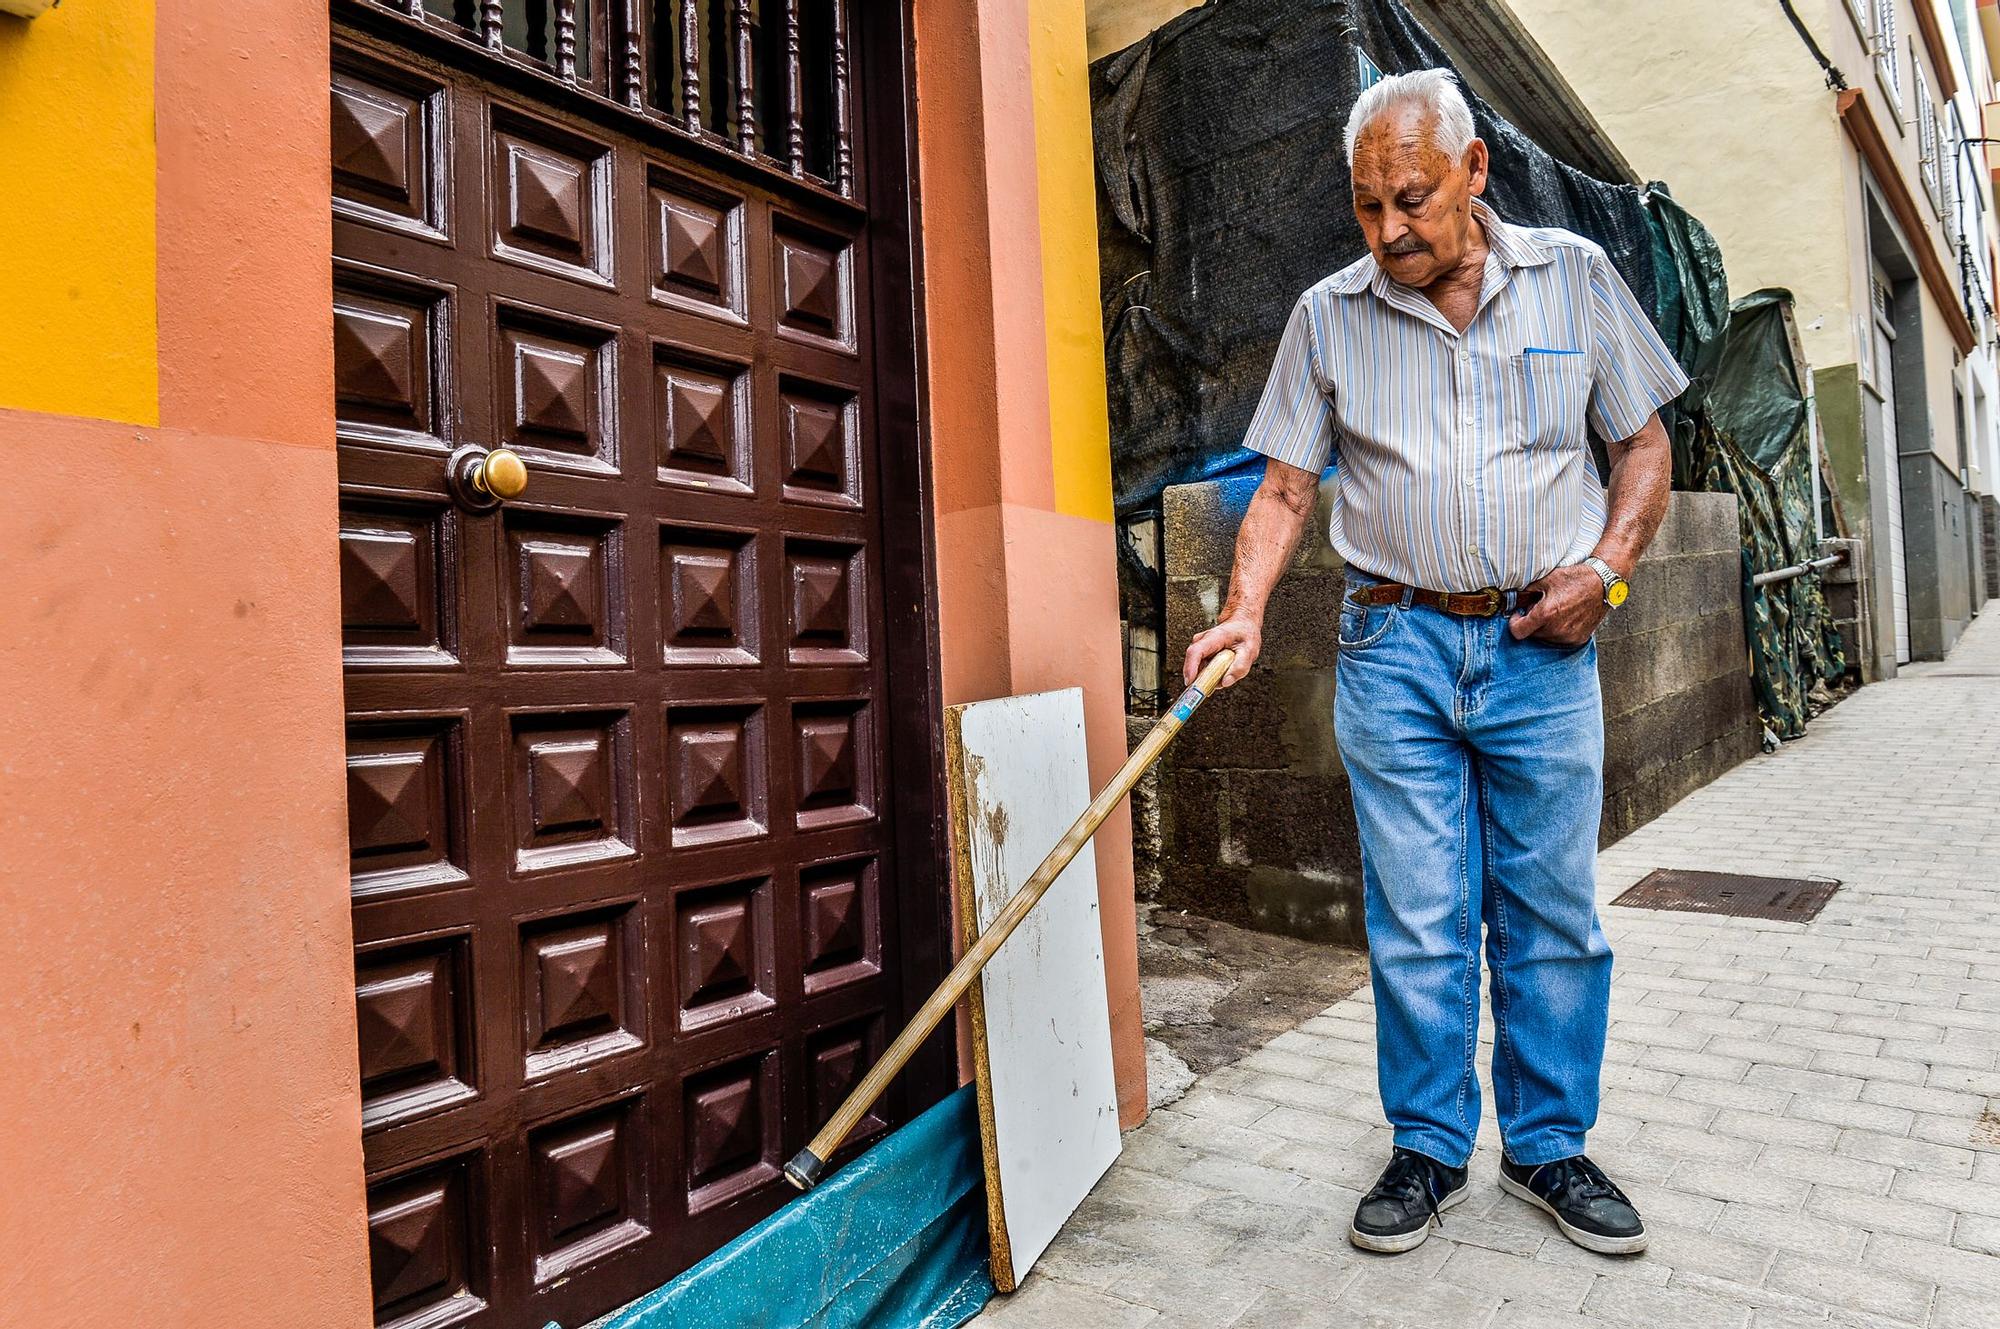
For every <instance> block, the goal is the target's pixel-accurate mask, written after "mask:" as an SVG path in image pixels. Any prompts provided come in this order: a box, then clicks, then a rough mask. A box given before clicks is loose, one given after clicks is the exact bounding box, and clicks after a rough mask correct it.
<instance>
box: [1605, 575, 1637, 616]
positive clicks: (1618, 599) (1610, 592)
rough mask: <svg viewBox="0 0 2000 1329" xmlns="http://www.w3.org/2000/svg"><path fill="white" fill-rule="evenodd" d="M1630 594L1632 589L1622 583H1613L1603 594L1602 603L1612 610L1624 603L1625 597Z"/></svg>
mask: <svg viewBox="0 0 2000 1329" xmlns="http://www.w3.org/2000/svg"><path fill="white" fill-rule="evenodd" d="M1630 594H1632V587H1631V586H1630V585H1629V584H1627V583H1626V582H1623V581H1614V582H1612V583H1611V585H1610V587H1609V588H1608V589H1606V591H1605V592H1604V601H1605V603H1606V604H1608V605H1610V606H1611V607H1612V608H1613V609H1616V608H1617V607H1618V606H1619V605H1622V604H1624V603H1625V597H1626V596H1628V595H1630Z"/></svg>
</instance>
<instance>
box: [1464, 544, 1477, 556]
mask: <svg viewBox="0 0 2000 1329" xmlns="http://www.w3.org/2000/svg"><path fill="white" fill-rule="evenodd" d="M1465 552H1466V553H1468V554H1477V553H1478V552H1479V546H1478V545H1467V546H1466V547H1465Z"/></svg>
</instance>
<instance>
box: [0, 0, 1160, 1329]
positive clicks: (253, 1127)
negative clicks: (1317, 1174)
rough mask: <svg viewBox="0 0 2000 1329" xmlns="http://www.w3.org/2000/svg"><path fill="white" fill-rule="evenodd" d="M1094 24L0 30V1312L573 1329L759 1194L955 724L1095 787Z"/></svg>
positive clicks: (925, 839)
mask: <svg viewBox="0 0 2000 1329" xmlns="http://www.w3.org/2000/svg"><path fill="white" fill-rule="evenodd" d="M1084 34H1085V27H1084V14H1083V7H1082V5H1081V3H1080V0H1035V2H1034V3H1032V4H1022V3H1013V2H1010V3H1000V2H999V0H914V2H913V3H911V4H908V5H893V4H884V5H876V4H860V3H855V2H854V0H846V2H845V3H843V2H842V0H794V3H789V4H777V3H772V2H771V0H763V2H762V3H753V2H752V0H738V2H731V3H724V2H721V0H699V2H696V0H689V3H687V4H684V5H660V6H638V5H626V4H616V5H614V4H604V3H590V2H588V0H576V3H561V2H560V0H559V2H558V3H556V4H554V5H530V4H527V3H525V0H485V2H484V3H481V4H478V5H473V4H470V3H465V2H462V0H421V2H418V0H412V2H411V3H403V0H395V2H393V3H377V0H336V3H334V4H333V6H332V8H331V11H329V9H328V7H327V6H326V4H324V3H322V2H321V0H250V3H248V4H247V5H245V4H234V5H223V4H220V3H215V2H214V0H189V2H188V3H184V4H180V5H177V6H161V7H159V8H158V9H157V10H156V9H155V7H154V6H153V5H152V4H151V3H150V2H149V0H102V3H98V2H96V0H93V2H92V3H87V4H83V3H79V4H71V5H65V6H62V7H61V8H58V9H54V10H51V11H49V12H46V13H44V14H42V15H40V16H39V17H36V18H33V19H32V20H29V19H24V18H18V17H14V16H12V15H11V14H6V13H0V178H4V179H5V180H6V182H7V186H8V201H7V204H6V206H5V207H0V239H4V243H3V244H0V308H4V309H5V310H6V311H7V313H6V317H5V318H4V319H0V439H4V441H5V445H6V450H7V453H8V455H9V457H10V459H11V460H12V463H13V474H12V476H11V483H10V484H9V485H8V486H7V487H6V490H5V497H4V499H0V541H4V549H5V552H6V556H7V564H8V567H9V569H10V574H11V575H10V578H9V595H10V600H11V602H12V604H13V605H14V606H15V609H16V620H17V624H18V627H17V630H16V631H15V632H13V633H11V634H9V637H8V640H7V641H6V643H5V644H4V646H0V678H4V681H5V687H4V689H0V691H4V695H5V697H6V700H5V702H4V703H0V732H4V733H5V734H6V735H7V739H8V742H7V745H6V747H7V751H6V756H5V758H4V761H0V772H4V781H5V791H6V792H5V798H4V800H3V801H4V806H5V808H6V811H5V814H4V820H0V876H4V880H5V883H6V894H7V898H8V900H9V902H10V906H11V907H10V913H11V922H12V926H11V927H10V928H9V929H8V932H7V937H6V940H5V942H4V943H0V975H4V978H5V984H6V990H7V991H8V993H9V994H10V999H9V1013H10V1024H11V1026H12V1028H13V1030H14V1032H15V1036H14V1037H13V1038H10V1039H9V1040H8V1046H7V1051H6V1053H5V1054H4V1063H0V1064H3V1065H4V1072H5V1073H4V1077H0V1079H4V1088H0V1117H4V1118H5V1120H6V1121H7V1122H8V1139H9V1141H10V1143H11V1144H12V1146H13V1148H12V1149H11V1150H10V1152H9V1155H8V1157H9V1161H10V1168H9V1174H10V1179H11V1181H12V1184H13V1187H14V1193H15V1194H16V1196H17V1197H29V1196H32V1197H34V1198H33V1200H32V1202H22V1203H16V1204H12V1205H10V1206H8V1207H7V1210H6V1214H7V1218H6V1222H7V1225H8V1228H9V1230H8V1232H7V1234H6V1235H7V1238H8V1243H9V1246H10V1248H11V1249H12V1250H14V1251H15V1252H16V1254H17V1259H18V1265H17V1269H16V1274H15V1277H14V1278H13V1279H12V1281H11V1284H10V1292H9V1312H10V1315H11V1316H13V1317H16V1318H18V1319H19V1321H20V1322H22V1323H31V1324H35V1325H38V1326H49V1327H53V1326H65V1325H87V1324H145V1325H148V1326H156V1327H158V1329H176V1327H178V1326H193V1325H197V1324H199V1325H203V1326H235V1325H241V1326H251V1325H256V1326H264V1325H270V1324H273V1323H284V1324H287V1325H297V1326H339V1327H340V1329H360V1327H361V1326H366V1325H370V1324H378V1325H417V1324H421V1325H426V1326H435V1325H444V1324H466V1325H491V1326H509V1327H510V1329H511V1327H513V1326H524V1325H526V1326H533V1327H535V1329H538V1327H539V1326H541V1325H542V1324H544V1323H546V1322H547V1321H549V1320H551V1319H558V1320H560V1321H561V1322H562V1323H564V1324H569V1325H576V1324H580V1323H583V1322H584V1321H586V1320H588V1319H589V1318H591V1317H593V1316H594V1315H596V1314H598V1313H600V1312H603V1311H606V1310H609V1309H612V1308H614V1307H616V1306H618V1305H620V1304H622V1303H623V1302H624V1301H626V1300H629V1299H630V1298H631V1297H633V1296H635V1295H637V1294H638V1293H640V1292H643V1291H645V1290H648V1289H650V1288H652V1287H654V1286H656V1285H658V1284H659V1283H661V1282H663V1281H665V1280H666V1279H667V1278H668V1277H670V1276H671V1275H672V1274H674V1273H676V1272H677V1271H678V1270H680V1269H681V1268H684V1267H686V1265H687V1264H688V1263H690V1262H691V1261H692V1260H694V1259H696V1258H698V1257H699V1256H700V1255H702V1254H704V1253H705V1252H707V1251H708V1250H711V1249H713V1248H714V1247H715V1246H717V1245H718V1244H720V1243H721V1242H722V1241H724V1240H726V1239H727V1238H728V1237H729V1236H731V1235H732V1234H733V1233H735V1232H737V1231H740V1230H741V1229H742V1228H743V1227H745V1226H747V1225H748V1224H749V1223H751V1222H752V1221H754V1220H755V1219H756V1218H758V1217H759V1216H761V1215H762V1214H764V1213H767V1212H769V1211H770V1210H771V1209H772V1208H773V1207H775V1205H776V1204H777V1203H779V1202H780V1201H781V1200H782V1199H783V1198H784V1196H785V1195H786V1194H788V1193H789V1191H788V1188H786V1187H785V1185H784V1183H783V1182H782V1181H781V1180H780V1178H779V1167H780V1166H781V1165H782V1163H783V1161H784V1159H785V1158H787V1157H789V1156H790V1154H791V1153H792V1152H793V1151H795V1150H796V1149H798V1148H799V1147H800V1146H801V1145H802V1144H803V1143H804V1142H805V1139H806V1137H807V1136H808V1135H809V1134H810V1133H811V1131H812V1130H813V1129H815V1128H816V1127H817V1126H818V1125H819V1124H820V1122H821V1121H822V1120H823V1119H824V1117H825V1116H826V1115H828V1113H829V1112H830V1111H831V1108H832V1106H833V1105H834V1103H835V1102H837V1100H838V1099H839V1098H840V1096H841V1095H842V1093H843V1091H844V1088H845V1087H846V1086H847V1085H849V1084H851V1083H852V1082H853V1081H854V1080H855V1079H856V1078H857V1077H858V1075H859V1074H860V1073H861V1072H862V1071H863V1070H865V1069H866V1067H867V1066H868V1064H869V1063H870V1062H871V1060H872V1059H873V1056H874V1055H875V1054H876V1053H877V1052H879V1051H880V1050H881V1048H882V1046H883V1044H884V1043H885V1042H886V1041H887V1039H888V1037H890V1036H892V1035H893V1034H894V1032H895V1031H896V1028H897V1027H898V1026H899V1025H900V1023H901V1020H902V1017H903V1016H904V1015H905V1014H906V1013H908V1012H909V1011H910V1010H912V1009H913V1008H914V1007H915V1005H916V1004H917V1002H918V1001H919V1000H921V998H922V996H923V995H925V994H926V993H927V992H928V990H929V988H930V986H931V985H932V983H933V982H934V980H935V979H936V978H937V977H938V976H939V975H940V973H941V972H942V969H943V967H944V966H945V964H946V963H947V962H948V961H949V958H950V955H951V951H952V948H953V938H954V936H955V931H954V929H953V925H952V921H951V918H950V905H949V901H950V899H951V893H950V889H949V883H948V881H947V879H946V878H947V875H948V866H947V865H948V862H949V852H948V845H947V844H946V825H945V819H944V813H943V804H942V801H941V799H940V797H939V795H938V790H939V789H940V788H941V784H942V768H941V763H942V741H941V733H940V716H941V709H942V707H943V706H944V705H946V704H949V703H952V702H957V701H961V700H970V699H976V698H981V697H988V696H995V695H1005V694H1010V693H1022V692H1032V691H1037V690H1042V689H1048V688H1058V687H1068V686H1081V687H1082V688H1083V690H1084V695H1085V706H1086V712H1087V718H1088V731H1089V740H1090V744H1091V759H1092V763H1091V764H1092V770H1093V774H1094V775H1095V777H1096V778H1097V779H1100V780H1101V779H1103V778H1105V777H1107V776H1108V775H1109V774H1110V772H1111V771H1113V770H1114V769H1115V768H1116V767H1117V766H1118V764H1119V763H1120V762H1121V761H1122V759H1123V756H1124V726H1123V706H1122V700H1123V698H1122V668H1121V660H1120V642H1119V636H1118V629H1117V592H1116V583H1115V564H1114V557H1113V544H1112V533H1111V525H1110V517H1111V509H1110V494H1109V484H1108V475H1109V462H1108V456H1107V445H1106V426H1105V418H1104V393H1103V374H1102V367H1101V366H1102V361H1101V355H1100V353H1099V346H1100V334H1099V331H1098V313H1097V276H1096V229H1095V221H1094V217H1093V215H1092V210H1091V202H1090V200H1091V198H1092V194H1091V189H1090V160H1091V158H1090V146H1089V115H1088V96H1087V89H1086V85H1085V79H1086V62H1085V54H1084V49H1085V48H1084V42H1085V36H1084ZM523 481H525V487H524V488H523V487H521V482H523ZM1096 852H1097V855H1098V863H1097V874H1098V882H1099V885H1100V890H1101V893H1102V898H1101V906H1102V907H1101V917H1102V919H1103V925H1104V930H1105V938H1104V940H1105V947H1104V949H1105V952H1106V956H1107V969H1108V982H1109V986H1110V1004H1111V1011H1112V1021H1113V1042H1114V1059H1115V1062H1116V1068H1117V1075H1118V1083H1119V1092H1120V1101H1121V1111H1122V1115H1123V1116H1124V1118H1125V1119H1126V1121H1127V1122H1128V1123H1129V1122H1132V1121H1136V1120H1137V1119H1138V1117H1139V1116H1141V1115H1142V1114H1143V1111H1144V1105H1145V1081H1144V1056H1143V1044H1142V1035H1141V1031H1140V1020H1139V1011H1138V992H1137V978H1136V962H1135V956H1134V952H1135V935H1134V931H1135V930H1134V920H1133V900H1132V876H1131V852H1130V843H1129V832H1128V828H1127V825H1126V822H1125V820H1124V814H1123V813H1122V812H1120V813H1119V814H1117V815H1116V816H1115V817H1114V818H1113V820H1112V821H1111V822H1109V823H1107V825H1106V827H1105V828H1104V830H1103V831H1101V832H1100V833H1099V835H1098V837H1097V841H1096ZM957 1070H958V1068H957V1066H956V1065H955V1064H954V1058H953V1049H952V1047H951V1040H950V1039H949V1038H948V1037H945V1038H940V1039H939V1040H936V1041H935V1043H934V1044H933V1045H932V1047H931V1048H930V1050H929V1051H928V1052H927V1053H926V1054H924V1055H923V1056H922V1057H921V1058H920V1060H919V1063H918V1064H917V1065H916V1066H915V1067H914V1068H913V1071H912V1074H911V1075H910V1076H909V1077H907V1078H906V1081H905V1083H904V1086H903V1088H901V1089H900V1090H899V1091H897V1093H896V1094H895V1095H894V1096H893V1097H892V1099H891V1100H890V1101H888V1102H886V1103H885V1104H884V1106H883V1108H882V1111H881V1114H880V1117H879V1119H878V1120H877V1121H875V1122H873V1123H871V1124H870V1126H869V1127H868V1128H866V1130H864V1138H865V1136H866V1135H867V1134H868V1133H869V1132H879V1131H880V1130H883V1129H886V1128H888V1127H890V1126H892V1125H893V1124H894V1123H895V1122H896V1121H897V1120H899V1119H901V1118H902V1117H905V1116H907V1115H908V1114H910V1113H912V1112H914V1111H915V1110H917V1109H919V1108H921V1107H922V1106H924V1105H925V1104H926V1103H927V1102H929V1101H931V1100H932V1099H934V1098H936V1097H937V1096H938V1095H939V1094H942V1093H943V1092H946V1091H947V1090H948V1089H949V1088H950V1087H951V1086H952V1085H953V1084H955V1083H956V1082H957V1078H958V1076H957Z"/></svg>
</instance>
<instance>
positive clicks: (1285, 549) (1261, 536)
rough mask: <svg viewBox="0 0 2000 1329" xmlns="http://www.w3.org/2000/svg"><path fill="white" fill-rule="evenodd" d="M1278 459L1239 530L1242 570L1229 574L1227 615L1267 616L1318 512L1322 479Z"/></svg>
mask: <svg viewBox="0 0 2000 1329" xmlns="http://www.w3.org/2000/svg"><path fill="white" fill-rule="evenodd" d="M1282 465H1283V463H1280V462H1272V463H1270V464H1269V466H1268V467H1267V468H1266V470H1265V473H1264V481H1263V483H1262V484H1260V485H1258V486H1257V492H1256V493H1255V494H1254V495H1252V496H1251V498H1250V509H1249V511H1247V512H1245V513H1244V514H1243V524H1242V525H1241V526H1240V527H1238V528H1237V531H1236V568H1235V571H1234V572H1233V573H1231V575H1230V578H1229V596H1228V598H1227V599H1226V600H1224V601H1223V605H1222V614H1221V617H1222V618H1223V619H1225V620H1227V619H1231V618H1236V617H1238V616H1248V617H1251V618H1256V619H1262V618H1263V617H1264V605H1265V604H1266V602H1268V601H1269V600H1270V598H1271V591H1272V590H1273V589H1274V588H1275V587H1276V586H1277V584H1278V579H1279V578H1280V577H1282V576H1284V575H1285V568H1286V567H1287V566H1289V565H1290V563H1291V561H1292V551H1293V550H1295V549H1297V548H1298V544H1299V536H1300V534H1301V533H1302V532H1303V531H1304V530H1305V528H1306V519H1307V518H1308V517H1310V516H1311V515H1312V510H1313V499H1314V496H1315V495H1316V494H1317V492H1318V480H1317V477H1315V476H1313V475H1312V474H1311V473H1310V472H1308V471H1302V470H1299V469H1298V468H1297V467H1292V466H1284V472H1291V474H1285V473H1284V472H1280V471H1279V470H1278V468H1279V467H1280V466H1282Z"/></svg>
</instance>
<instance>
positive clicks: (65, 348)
mask: <svg viewBox="0 0 2000 1329" xmlns="http://www.w3.org/2000/svg"><path fill="white" fill-rule="evenodd" d="M0 198H4V200H5V202H4V204H0V407H14V408H17V409H22V410H30V411H42V412H49V413H56V414H63V415H81V416H94V417H98V418H102V419H107V420H119V421H125V422H129V423H134V424H153V423H157V421H158V420H159V368H158V359H157V349H156V347H157V335H156V317H155V314H156V311H155V303H154V271H155V264H154V259H155V248H154V146H153V5H152V0H72V3H70V4H66V5H63V6H61V7H59V8H57V9H53V10H51V11H49V12H48V13H46V14H44V15H42V16H41V17H40V18H37V19H34V20H32V21H30V20H27V19H18V18H13V17H10V16H8V15H4V14H0Z"/></svg>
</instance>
